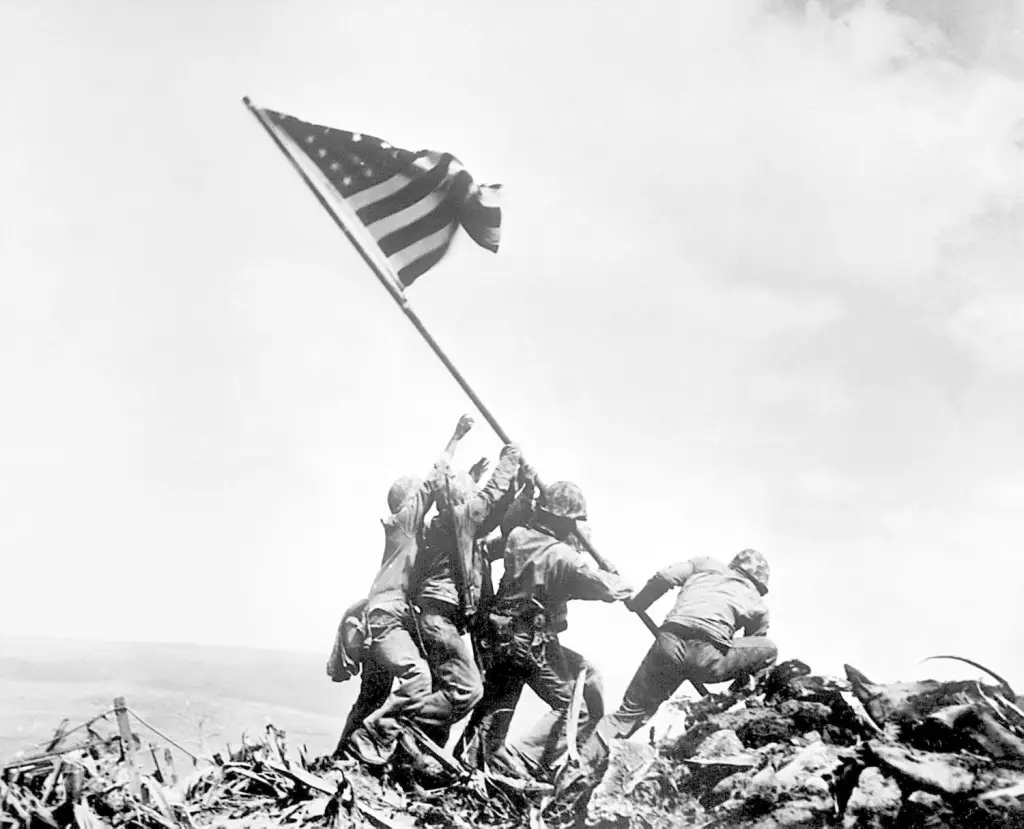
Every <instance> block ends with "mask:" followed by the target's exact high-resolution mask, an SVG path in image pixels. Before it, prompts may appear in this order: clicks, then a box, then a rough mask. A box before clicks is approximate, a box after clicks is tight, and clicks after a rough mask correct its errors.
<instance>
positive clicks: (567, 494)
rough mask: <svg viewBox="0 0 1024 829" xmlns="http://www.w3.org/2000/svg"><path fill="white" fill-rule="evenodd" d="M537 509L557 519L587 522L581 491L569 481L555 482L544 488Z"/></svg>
mask: <svg viewBox="0 0 1024 829" xmlns="http://www.w3.org/2000/svg"><path fill="white" fill-rule="evenodd" d="M537 507H538V509H540V510H542V511H544V512H546V513H548V514H549V515H554V516H556V517H558V518H566V519H569V520H571V521H586V520H587V501H586V499H585V498H584V497H583V491H582V490H581V489H580V488H579V487H578V486H576V484H573V483H570V482H569V481H555V482H554V483H553V484H551V485H550V486H547V487H545V488H544V491H543V492H542V493H541V496H540V501H539V503H538V504H537Z"/></svg>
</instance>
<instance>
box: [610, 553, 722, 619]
mask: <svg viewBox="0 0 1024 829" xmlns="http://www.w3.org/2000/svg"><path fill="white" fill-rule="evenodd" d="M708 560H709V559H707V558H706V557H701V558H691V559H690V560H689V561H680V562H678V563H677V564H670V565H669V566H668V567H663V568H662V569H661V570H659V571H658V572H657V573H655V574H654V575H653V576H651V578H650V579H649V580H648V582H647V584H645V585H644V587H643V589H642V590H641V591H640V592H639V593H637V594H636V595H635V596H634V597H633V598H632V599H630V600H629V601H628V602H626V605H627V607H629V609H630V610H647V608H649V607H650V606H651V605H652V604H654V603H655V602H656V601H658V599H660V598H661V597H662V596H664V595H665V594H666V593H667V592H668V591H669V590H671V589H672V588H673V587H682V585H683V583H684V582H685V581H686V580H687V579H688V578H690V576H692V575H693V574H694V573H699V572H700V571H702V570H704V569H705V567H704V562H705V561H708Z"/></svg>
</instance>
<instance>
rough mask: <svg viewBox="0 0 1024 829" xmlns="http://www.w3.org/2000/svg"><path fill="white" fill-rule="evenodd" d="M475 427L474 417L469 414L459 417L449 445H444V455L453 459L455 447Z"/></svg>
mask: <svg viewBox="0 0 1024 829" xmlns="http://www.w3.org/2000/svg"><path fill="white" fill-rule="evenodd" d="M472 428H473V418H472V417H470V416H469V415H468V414H465V415H463V416H462V417H460V418H459V422H458V423H456V424H455V431H454V432H452V436H451V438H449V440H448V445H447V446H445V447H444V456H445V458H447V459H448V460H451V458H452V456H453V455H454V454H455V447H456V446H458V445H459V441H460V440H462V439H463V438H464V437H465V436H466V435H468V434H469V430H470V429H472Z"/></svg>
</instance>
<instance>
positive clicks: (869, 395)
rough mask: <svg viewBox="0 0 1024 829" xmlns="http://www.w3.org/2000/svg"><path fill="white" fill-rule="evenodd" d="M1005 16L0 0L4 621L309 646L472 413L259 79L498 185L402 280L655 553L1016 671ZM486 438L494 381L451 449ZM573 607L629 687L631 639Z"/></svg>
mask: <svg viewBox="0 0 1024 829" xmlns="http://www.w3.org/2000/svg"><path fill="white" fill-rule="evenodd" d="M922 9H925V10H927V14H926V15H922V14H921V11H922ZM1021 27H1024V3H1022V2H1020V1H1019V0H1015V2H1011V0H984V2H983V0H943V2H925V0H920V2H913V1H912V0H902V2H900V3H898V4H894V5H892V6H890V7H886V5H885V4H883V3H880V2H848V1H845V0H844V2H839V0H835V1H834V2H832V3H829V4H828V8H825V7H822V6H821V5H819V4H818V3H807V4H805V3H803V2H797V0H787V1H786V2H783V0H774V2H752V1H750V2H728V3H726V2H717V0H716V1H715V2H712V0H705V2H702V3H686V4H683V3H674V2H669V1H668V0H666V1H665V2H660V3H654V2H630V3H628V4H622V3H611V2H605V3H595V2H592V1H590V0H571V2H570V1H569V0H567V1H566V2H557V3H552V2H550V0H545V2H519V3H515V4H508V3H503V4H486V3H479V2H471V1H470V0H466V2H454V1H453V2H440V3H438V2H435V3H430V4H426V3H419V2H411V1H410V2H387V3H355V2H326V1H324V2H313V0H309V1H307V0H291V2H288V3H285V2H275V3H271V2H264V1H263V0H223V1H222V2H174V3H172V2H163V3H157V2H155V0H154V2H143V3H140V2H128V0H123V2H112V1H111V0H96V2H91V3H78V2H72V1H71V0H7V2H5V3H3V4H2V5H0V73H2V77H3V78H4V82H3V84H2V85H0V105H2V108H3V113H4V115H3V117H2V118H0V274H2V279H0V383H2V388H3V393H4V397H3V401H4V402H3V406H2V407H0V459H2V465H3V475H2V477H0V516H2V519H0V550H2V551H3V552H2V555H3V560H4V567H3V577H2V578H3V587H4V590H3V594H4V595H3V599H2V601H0V626H2V629H3V630H4V631H6V632H9V633H16V634H17V633H29V632H35V633H47V634H62V635H68V636H82V637H95V638H116V639H125V638H131V639H139V640H184V641H194V642H203V643H224V644H243V645H256V646H272V647H281V648H288V649H299V650H309V651H314V652H324V653H325V655H326V651H327V650H328V649H329V647H330V643H331V640H332V637H333V629H334V627H335V625H336V622H337V619H338V615H339V613H340V611H341V610H342V608H343V607H344V606H345V605H346V604H348V603H349V602H350V601H352V600H354V599H355V598H357V597H358V596H359V595H360V594H361V593H363V592H364V591H365V589H366V588H367V587H368V585H369V582H370V580H371V579H372V576H373V574H374V572H375V568H376V564H377V563H378V562H379V559H380V552H381V541H382V539H381V530H380V524H379V518H380V516H381V515H382V514H383V513H384V511H385V510H386V506H385V493H386V491H387V488H388V486H389V484H390V483H391V481H392V479H393V478H395V477H396V476H398V475H401V474H406V473H415V472H426V470H427V469H428V468H429V466H430V464H431V462H432V461H433V459H434V458H435V457H436V455H437V454H438V452H439V451H440V449H441V448H442V446H443V444H444V442H445V440H446V439H447V437H448V435H449V433H450V431H451V429H452V426H453V425H454V423H455V421H456V419H457V418H458V416H459V414H460V413H462V412H463V411H466V410H468V408H469V403H468V401H467V400H466V399H465V397H464V396H463V395H462V393H461V392H460V391H459V389H458V387H457V386H456V385H455V384H454V383H453V382H452V381H451V380H450V378H449V377H448V376H447V374H446V373H445V372H444V369H443V368H442V366H441V365H440V363H439V362H438V361H437V360H436V359H435V358H434V356H433V355H432V354H431V353H430V351H429V350H428V349H427V348H426V347H425V346H424V345H423V343H422V342H421V341H420V340H419V339H418V337H417V335H416V334H415V332H414V331H413V329H412V328H411V326H409V324H408V323H407V322H406V321H405V319H404V318H403V317H402V316H401V314H400V313H399V312H398V311H397V310H396V309H395V308H394V306H393V304H392V303H391V300H390V299H389V298H388V296H387V295H386V293H385V292H384V291H383V290H382V289H381V287H380V286H379V285H378V284H377V283H376V281H375V280H374V278H373V277H372V276H371V274H370V272H369V271H368V270H367V269H366V268H365V266H364V265H363V264H362V263H361V261H360V260H359V259H358V257H357V256H356V254H355V253H354V252H353V251H352V250H351V248H350V246H349V244H348V242H347V241H346V240H345V238H344V237H343V236H342V235H341V234H340V233H338V231H337V230H336V229H335V228H334V226H333V225H332V223H331V221H330V220H329V218H328V217H327V215H326V214H325V213H324V212H323V211H322V209H321V208H320V207H319V206H318V205H317V203H316V202H315V200H314V199H313V198H312V197H311V196H310V194H309V193H308V192H307V191H306V189H305V187H304V185H303V184H302V183H301V181H300V180H299V179H298V177H297V176H296V175H295V174H294V172H293V171H292V170H291V168H290V167H289V165H288V164H287V163H286V162H285V160H284V159H283V158H282V157H281V155H280V153H279V152H278V151H277V150H276V149H275V147H274V146H273V145H272V144H271V142H270V141H269V140H268V139H267V137H266V135H265V134H264V133H263V131H262V130H261V129H260V127H259V126H258V124H257V123H256V122H255V121H254V119H253V118H252V116H251V115H250V114H249V113H248V112H247V111H246V109H245V108H244V107H243V105H242V104H241V103H240V98H241V97H242V96H243V95H250V96H252V98H253V100H254V101H255V102H256V103H258V104H262V105H265V106H268V107H272V108H274V109H278V110H281V111H284V112H287V113H290V114H293V115H295V116H297V117H300V118H304V119H307V120H311V121H316V122H318V123H322V124H330V125H332V126H335V127H339V128H344V129H351V130H357V131H363V132H367V133H371V134H374V135H378V136H381V137H382V138H385V139H386V140H388V141H390V142H391V143H393V144H395V145H397V146H402V147H406V148H408V149H412V150H418V149H421V148H431V149H436V150H442V151H450V152H453V153H455V154H456V155H457V156H459V158H460V159H461V160H462V161H463V162H464V163H465V164H466V165H467V167H468V168H469V169H470V171H471V172H472V173H473V174H474V175H475V176H476V177H477V178H478V179H479V180H482V181H486V182H501V183H503V184H504V185H505V202H504V206H505V224H504V228H503V233H504V240H503V245H502V249H501V252H500V253H499V254H498V255H497V256H493V255H491V254H489V253H487V252H485V251H482V250H480V249H478V248H476V246H474V245H473V244H472V243H471V242H470V241H469V240H468V239H466V238H463V239H460V240H459V244H456V246H455V247H454V249H453V251H452V253H451V254H450V256H449V257H448V258H447V259H446V260H445V261H444V262H443V263H442V264H441V265H440V266H439V267H438V268H436V269H435V270H433V271H431V272H430V273H429V274H427V275H426V276H425V277H423V278H422V279H421V280H420V281H419V282H417V283H416V285H415V286H414V287H413V288H412V289H411V290H410V292H409V296H410V299H411V301H412V303H413V304H414V306H415V307H416V308H417V310H418V311H419V313H420V315H421V316H422V318H423V319H424V320H425V321H426V323H427V325H428V327H430V328H431V330H432V331H433V333H434V334H435V336H436V337H437V339H438V340H439V341H440V342H441V343H442V345H443V346H444V347H445V348H447V349H448V351H449V354H450V355H451V357H452V358H453V360H454V361H455V362H456V363H457V364H458V366H459V367H460V368H461V369H462V371H463V372H464V373H465V375H466V376H467V377H468V378H469V379H470V382H471V383H473V384H474V386H475V387H476V388H477V390H478V391H479V393H480V394H481V396H482V397H483V398H484V400H485V401H487V403H488V405H490V406H491V408H492V409H493V410H494V412H495V413H496V414H497V416H498V418H499V420H501V422H502V423H503V424H504V426H505V428H506V429H507V430H508V431H509V432H511V433H512V434H513V435H514V436H515V437H516V438H517V439H518V440H519V441H520V442H521V443H522V444H523V446H524V449H525V451H526V452H527V453H528V454H529V455H530V456H531V458H533V459H534V461H535V463H536V465H537V466H538V468H539V469H540V471H541V473H542V474H543V475H544V477H545V478H547V479H549V480H554V479H558V478H567V479H570V480H573V481H575V482H577V483H579V484H580V485H581V486H582V487H583V488H584V490H585V492H586V494H587V497H588V499H589V502H590V514H591V517H592V526H593V532H594V540H595V542H596V543H597V544H598V546H599V547H600V548H601V549H602V551H603V552H604V553H605V554H606V555H607V556H609V557H610V558H612V559H613V560H615V561H617V562H618V563H619V565H620V569H621V570H622V571H623V573H624V574H626V575H627V576H628V577H629V578H630V579H631V580H632V581H633V582H634V583H635V584H636V585H637V586H639V585H641V584H642V583H643V582H644V581H645V580H646V579H647V577H648V576H649V575H650V574H651V573H652V572H653V571H654V570H656V569H658V568H659V567H661V566H663V565H666V564H669V563H671V562H673V561H677V560H681V559H685V558H689V557H691V556H694V555H713V556H719V557H723V558H728V557H729V556H731V555H732V554H733V553H735V552H736V551H738V550H739V549H741V548H743V547H747V546H754V547H757V548H759V549H761V550H763V551H764V552H765V553H766V554H767V556H768V557H769V559H770V561H771V564H772V568H773V585H772V591H771V594H770V596H769V599H770V602H771V607H772V611H773V617H774V625H773V636H774V637H775V638H776V639H777V641H778V642H779V644H780V646H781V651H782V657H783V658H789V657H799V658H802V659H804V660H805V661H807V662H809V663H810V664H811V665H812V666H813V667H814V668H816V669H817V670H820V671H828V672H835V671H841V666H842V663H844V662H850V663H852V664H855V665H857V666H858V667H860V668H861V669H862V670H864V671H865V672H867V673H868V674H869V675H876V676H878V677H879V678H883V679H897V678H901V677H902V678H908V677H910V676H921V675H922V671H925V672H926V673H927V671H926V670H925V669H922V668H920V667H918V666H917V662H918V660H920V659H922V658H923V657H926V656H928V655H931V654H935V653H946V652H953V653H959V654H963V655H966V656H970V657H973V658H975V659H977V660H980V661H982V662H985V663H987V664H989V665H990V666H991V667H992V668H994V669H995V670H997V671H999V672H1002V673H1004V674H1005V675H1006V676H1007V677H1008V678H1010V679H1011V680H1016V681H1017V682H1018V683H1024V654H1022V652H1021V649H1020V641H1021V636H1022V634H1024V629H1022V628H1024V623H1022V621H1021V617H1020V613H1019V607H1020V606H1021V592H1022V589H1024V561H1022V556H1021V553H1022V539H1024V422H1022V415H1021V412H1022V408H1024V286H1022V284H1021V280H1020V273H1021V263H1022V261H1024V58H1022V55H1024V36H1022V34H1021ZM498 449H499V444H498V442H497V439H496V438H495V437H494V436H493V434H491V433H490V432H489V430H488V429H487V427H486V425H485V424H484V423H483V420H482V418H478V426H477V429H476V430H475V431H474V433H473V434H472V435H471V436H470V437H469V438H468V439H467V440H466V441H465V442H464V445H463V447H462V448H461V449H460V450H459V455H458V460H459V461H462V462H464V463H465V464H466V465H468V464H469V463H471V462H472V461H473V460H475V459H476V458H477V457H478V456H479V455H480V454H484V453H488V454H491V455H494V454H495V453H496V452H497V450H498ZM663 609H664V605H663V604H659V605H657V606H656V607H655V608H654V610H655V615H656V616H659V617H660V615H661V614H662V613H663ZM570 626H571V629H570V632H569V634H568V635H567V641H568V642H570V643H571V644H573V645H575V646H577V647H578V648H579V649H581V650H582V651H583V652H584V653H587V654H590V655H592V656H593V658H594V659H595V661H596V662H597V663H598V665H599V666H600V667H601V668H603V669H604V670H605V672H606V674H607V675H608V682H607V687H608V690H609V694H610V696H611V697H613V701H617V699H618V696H619V695H620V694H621V691H622V689H623V687H624V684H625V682H626V681H627V680H628V678H629V675H630V674H631V673H632V670H633V668H634V667H635V665H636V663H637V662H638V661H639V660H640V658H641V656H642V654H643V652H644V649H645V648H646V646H647V644H648V642H649V635H648V634H647V633H646V631H645V630H644V628H643V627H642V626H641V625H640V624H639V622H637V621H636V620H635V619H632V618H630V616H629V615H628V614H627V612H626V611H625V610H624V609H623V608H622V607H621V606H617V607H613V606H603V605H602V606H596V607H590V606H588V607H576V608H574V609H573V610H572V611H571V612H570Z"/></svg>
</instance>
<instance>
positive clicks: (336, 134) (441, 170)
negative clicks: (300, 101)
mask: <svg viewBox="0 0 1024 829" xmlns="http://www.w3.org/2000/svg"><path fill="white" fill-rule="evenodd" d="M263 112H264V113H265V114H266V115H267V117H268V119H269V121H270V123H271V125H272V126H273V127H274V128H275V129H277V130H279V131H280V132H283V133H284V134H285V135H286V136H287V137H288V138H289V139H290V141H291V143H292V145H293V146H295V147H297V148H298V149H299V150H301V152H302V153H303V154H304V155H305V156H306V157H308V158H309V159H310V160H311V161H312V162H313V163H314V164H315V165H316V167H317V169H318V170H319V172H320V173H322V175H323V177H324V178H326V179H327V181H328V182H329V184H330V186H331V187H332V188H333V189H334V190H335V191H336V193H337V195H338V196H339V197H340V198H341V200H342V201H344V203H345V204H347V205H348V207H349V208H350V209H351V211H352V212H354V213H355V216H356V218H357V219H358V220H359V221H360V223H361V224H362V225H363V227H365V228H366V230H367V231H369V234H370V236H371V237H372V238H373V241H374V242H375V243H376V245H377V247H378V248H379V249H380V252H381V253H382V254H383V256H384V258H385V259H386V260H387V262H388V264H389V265H390V266H391V269H392V270H393V271H394V272H395V273H397V274H398V278H399V280H400V281H401V283H402V285H404V286H406V287H408V286H409V285H411V284H412V283H413V281H414V280H416V279H417V278H418V277H420V276H422V275H423V274H424V273H426V272H427V271H428V270H429V269H430V268H432V267H433V266H434V265H436V264H437V263H438V262H439V261H441V258H442V257H443V256H444V255H445V253H446V252H447V251H448V247H449V245H451V242H452V239H453V237H454V236H455V232H456V231H457V230H458V228H459V225H461V226H462V228H463V229H464V230H465V231H466V232H467V233H468V234H469V235H470V237H471V238H472V239H473V240H474V241H475V242H476V243H477V244H478V245H480V246H481V247H484V248H487V250H490V251H494V252H497V250H498V240H499V232H500V229H501V208H500V207H498V200H497V197H498V192H499V190H500V188H501V185H500V184H498V185H486V184H484V185H478V184H476V183H474V181H473V178H472V176H470V174H469V173H468V172H467V171H466V168H465V167H463V166H462V164H461V163H460V162H459V161H458V159H456V158H455V157H454V156H452V155H451V154H450V153H437V152H433V151H430V150H422V151H420V152H417V153H414V152H410V151H409V150H403V149H399V148H398V147H393V146H391V144H389V143H388V142H387V141H383V140H381V139H380V138H375V137H374V136H372V135H367V134H366V133H359V132H347V131H346V130H339V129H334V128H332V127H323V126H320V125H318V124H310V123H307V122H305V121H300V120H299V119H298V118H293V117H292V116H291V115H285V114H283V113H280V112H274V111H273V110H269V109H264V110H263Z"/></svg>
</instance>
